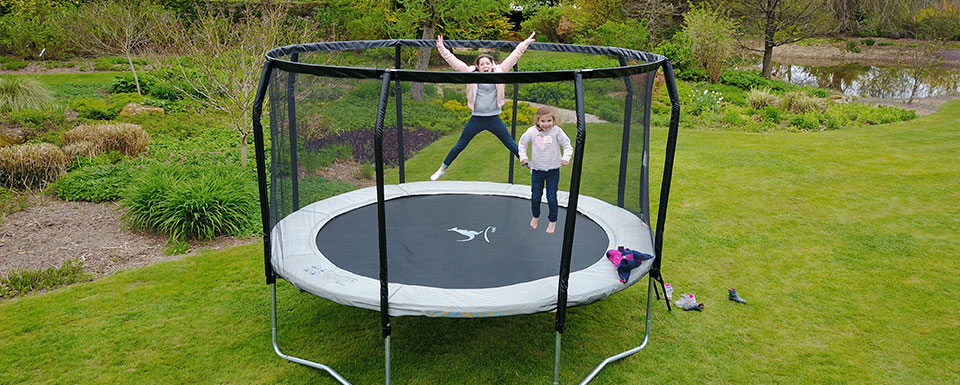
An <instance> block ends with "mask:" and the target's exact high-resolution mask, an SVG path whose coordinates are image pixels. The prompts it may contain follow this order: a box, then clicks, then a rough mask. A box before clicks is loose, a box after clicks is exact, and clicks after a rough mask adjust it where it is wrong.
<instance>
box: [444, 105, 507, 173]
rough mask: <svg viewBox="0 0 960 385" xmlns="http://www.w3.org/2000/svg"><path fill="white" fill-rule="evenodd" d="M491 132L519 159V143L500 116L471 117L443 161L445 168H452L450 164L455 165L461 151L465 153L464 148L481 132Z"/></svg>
mask: <svg viewBox="0 0 960 385" xmlns="http://www.w3.org/2000/svg"><path fill="white" fill-rule="evenodd" d="M484 130H486V131H490V133H491V134H494V135H496V136H497V139H500V141H501V142H503V145H504V146H506V147H507V149H508V150H510V153H511V154H513V156H515V157H517V158H519V157H520V151H519V150H518V149H517V142H516V141H515V140H513V136H511V135H510V131H507V126H505V125H504V124H503V120H501V119H500V115H493V116H471V117H470V120H469V121H467V125H466V127H464V128H463V132H462V133H461V134H460V139H458V140H457V144H455V145H453V148H451V149H450V152H449V153H448V154H447V157H446V158H445V159H444V160H443V167H444V168H446V167H450V164H451V163H453V160H454V159H457V155H460V151H463V149H464V148H467V144H470V141H471V140H473V137H474V136H477V134H479V133H480V131H484Z"/></svg>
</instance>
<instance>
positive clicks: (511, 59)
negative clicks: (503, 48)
mask: <svg viewBox="0 0 960 385" xmlns="http://www.w3.org/2000/svg"><path fill="white" fill-rule="evenodd" d="M536 36H537V33H536V32H534V33H531V34H530V37H528V38H527V40H524V41H522V42H520V44H517V48H514V49H513V52H511V53H510V56H507V58H506V59H503V62H502V63H500V71H503V72H507V71H510V69H511V68H513V65H514V64H517V61H518V60H520V56H523V53H524V52H526V51H527V47H529V46H530V44H531V43H533V42H535V41H537V39H536Z"/></svg>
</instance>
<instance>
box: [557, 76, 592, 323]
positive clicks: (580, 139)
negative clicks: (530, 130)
mask: <svg viewBox="0 0 960 385" xmlns="http://www.w3.org/2000/svg"><path fill="white" fill-rule="evenodd" d="M573 76H574V77H573V80H574V87H575V88H576V93H577V145H576V147H574V150H573V171H572V172H571V173H570V198H569V199H568V201H567V219H566V224H565V225H564V226H563V248H562V251H561V254H560V285H559V286H560V287H559V289H558V292H557V325H556V326H557V327H556V330H557V333H563V328H564V324H565V323H566V321H567V280H568V279H569V278H570V255H571V254H573V231H574V228H575V227H576V224H577V200H578V199H579V198H580V174H581V173H582V171H583V146H584V143H585V142H586V140H587V127H586V123H585V122H586V119H585V117H584V114H583V74H582V73H581V71H580V70H576V71H575V72H574V75H573Z"/></svg>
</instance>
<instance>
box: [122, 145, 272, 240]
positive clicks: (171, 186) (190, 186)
mask: <svg viewBox="0 0 960 385" xmlns="http://www.w3.org/2000/svg"><path fill="white" fill-rule="evenodd" d="M253 180H255V178H253V177H252V176H251V175H249V170H244V169H240V168H236V167H230V166H213V167H203V168H201V167H195V166H180V165H166V164H155V165H151V166H148V167H147V169H146V170H144V172H143V173H142V174H141V176H140V177H139V178H137V179H136V180H134V181H133V183H131V184H130V186H131V187H130V188H129V189H128V190H127V193H126V195H125V200H124V203H123V205H124V206H125V207H126V209H127V211H126V212H125V213H124V218H125V219H126V221H127V223H128V224H129V225H130V226H131V227H132V228H134V229H138V230H148V231H156V232H159V233H162V234H166V235H168V236H169V237H170V240H171V241H173V242H181V241H183V240H186V239H188V238H197V239H211V238H214V237H216V236H218V235H230V236H238V237H239V236H248V235H252V234H253V233H255V232H256V225H257V224H258V221H257V220H258V218H259V217H258V215H259V206H258V203H257V202H259V199H258V196H257V189H256V187H257V186H256V184H254V183H252V182H251V181H253Z"/></svg>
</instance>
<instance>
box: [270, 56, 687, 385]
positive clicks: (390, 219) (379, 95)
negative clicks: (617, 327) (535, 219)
mask: <svg viewBox="0 0 960 385" xmlns="http://www.w3.org/2000/svg"><path fill="white" fill-rule="evenodd" d="M444 43H445V47H446V48H449V49H450V50H451V51H452V53H453V54H454V55H455V57H456V58H457V60H460V61H462V62H464V63H467V64H468V65H469V64H472V63H473V62H474V60H475V59H476V58H477V57H478V56H480V55H490V56H492V57H493V59H494V61H495V62H496V63H501V62H502V61H503V60H505V58H507V57H508V56H509V55H510V54H511V52H514V51H515V49H516V48H517V45H518V42H508V41H458V40H452V41H449V40H448V41H445V42H444ZM421 49H427V50H432V55H431V56H432V57H433V59H432V60H431V62H430V65H429V69H428V70H424V71H417V70H413V69H412V68H413V67H414V63H415V62H416V60H417V57H418V55H419V54H420V52H419V51H420V50H421ZM520 53H522V56H521V57H520V59H519V61H517V63H516V65H514V66H513V68H512V69H513V71H510V72H486V73H481V72H457V71H454V70H453V69H452V68H451V66H450V64H449V63H448V62H445V61H444V60H443V59H441V58H440V57H439V56H440V55H438V54H437V49H436V41H433V40H380V41H350V42H322V43H313V44H303V45H293V46H286V47H281V48H277V49H274V50H272V51H270V52H268V53H267V62H266V64H265V66H264V70H263V76H262V78H261V82H260V86H259V90H258V94H257V100H256V102H255V104H254V121H253V125H254V135H255V142H256V143H255V144H256V155H257V165H258V170H259V184H260V200H261V210H262V217H263V227H264V265H265V273H266V279H267V283H268V284H273V285H274V286H273V287H272V290H273V291H272V293H273V296H272V298H273V305H274V307H273V309H274V317H273V321H274V347H275V349H276V351H277V353H278V354H280V355H281V356H283V357H285V358H287V359H290V360H291V361H294V362H298V363H301V364H305V365H309V366H313V367H317V368H320V369H323V370H326V371H327V372H329V373H330V374H331V375H333V376H334V377H335V378H336V379H337V380H338V381H340V382H342V383H348V382H347V381H346V380H345V379H343V377H341V376H340V375H339V374H337V373H336V372H335V371H333V370H332V369H330V368H329V367H326V366H325V365H322V364H317V363H314V362H312V361H307V360H303V359H300V358H296V357H291V356H286V355H284V354H282V353H280V350H279V347H278V346H277V342H276V294H275V293H276V288H275V281H276V278H277V277H280V278H282V279H284V280H286V281H287V282H289V283H291V284H293V285H294V286H296V287H297V288H298V289H300V290H303V291H306V292H309V293H311V294H314V295H317V296H320V297H323V298H326V299H329V300H332V301H335V302H337V303H340V304H344V305H349V306H356V307H361V308H366V309H371V310H376V311H380V313H381V320H382V333H383V336H384V337H385V338H386V341H387V351H388V362H387V378H386V382H387V383H389V381H390V380H389V335H390V317H391V316H410V315H421V316H431V317H490V316H503V315H514V314H526V313H536V312H544V311H556V312H557V324H556V329H557V357H558V361H557V365H559V336H560V334H561V333H562V332H563V329H564V323H565V319H566V309H567V307H569V306H578V305H586V304H589V303H591V302H595V301H598V300H602V299H604V298H606V297H607V296H609V295H611V294H613V293H615V292H617V291H620V290H623V289H625V288H627V287H629V286H630V285H632V284H633V283H635V282H637V281H639V280H640V279H641V278H642V277H643V276H644V275H646V274H649V277H650V280H649V284H648V302H647V336H649V322H650V317H649V309H650V304H651V301H650V297H651V296H652V294H653V291H654V290H655V285H654V282H655V281H656V282H659V283H660V284H661V285H662V278H661V275H660V266H661V258H660V256H661V250H660V249H661V245H662V234H663V223H664V220H665V217H666V204H667V198H668V196H669V186H670V178H671V172H672V162H673V152H674V149H675V143H676V133H677V120H678V116H679V115H678V114H679V107H678V101H677V95H676V84H675V80H674V78H673V70H672V67H671V65H670V63H669V61H668V60H667V59H666V58H664V57H663V56H660V55H656V54H650V53H645V52H640V51H634V50H628V49H622V48H611V47H596V46H580V45H568V44H553V43H533V44H531V45H530V46H529V47H528V48H527V49H526V52H520ZM660 69H662V73H661V75H660V76H658V70H660ZM470 84H495V85H501V84H503V85H505V88H504V89H505V95H504V96H505V99H504V100H503V105H502V106H501V108H500V115H499V116H500V119H501V120H502V122H503V123H504V124H505V126H506V128H507V130H509V131H510V135H511V136H512V138H513V140H514V141H519V140H520V138H521V135H522V134H523V133H524V131H526V130H527V129H528V127H531V126H532V125H533V124H534V122H533V120H534V113H535V112H536V110H537V109H538V108H540V107H542V106H552V107H553V108H554V109H555V111H556V113H555V114H554V116H555V117H556V120H557V123H558V125H559V126H561V127H562V129H563V130H564V131H565V133H566V135H567V136H568V137H569V139H570V141H571V143H570V144H571V147H572V158H571V160H570V164H569V165H568V166H566V167H562V168H561V177H560V184H559V187H560V188H559V190H560V191H559V193H558V201H559V206H560V208H559V215H558V220H557V230H556V232H555V233H553V234H547V233H546V232H544V231H543V229H544V228H545V227H546V222H547V212H548V207H547V198H546V194H544V195H543V198H542V202H541V204H540V205H541V206H542V208H541V212H542V213H543V214H542V215H541V224H540V226H539V227H538V229H532V228H531V227H530V225H529V222H530V218H531V203H530V195H531V187H530V183H531V179H530V171H529V169H527V168H524V167H521V165H520V163H519V162H518V161H517V160H516V159H515V157H514V156H513V154H512V153H511V151H510V150H508V149H507V147H505V145H501V144H500V141H498V138H497V137H495V136H494V135H490V133H483V132H481V133H480V134H479V135H477V136H476V137H475V138H474V141H473V143H474V144H473V145H471V146H468V147H466V149H464V150H463V151H462V152H461V153H460V155H459V157H457V158H456V161H455V162H454V163H452V164H451V165H450V167H451V168H450V170H456V169H457V168H462V169H475V170H476V169H479V170H482V171H481V172H477V173H472V174H471V175H483V177H482V178H483V179H482V180H462V179H459V180H455V179H454V176H453V175H452V176H450V177H444V178H442V179H441V180H440V181H431V180H430V179H429V176H430V174H429V173H430V172H433V170H434V167H435V166H434V165H436V166H439V165H440V163H441V161H444V158H443V155H446V154H447V150H448V149H449V148H450V146H451V145H452V144H453V143H454V140H451V139H456V138H457V137H458V136H459V135H460V133H461V131H463V129H464V125H465V123H466V122H467V120H468V119H470V117H471V107H472V106H471V105H470V104H471V102H472V101H471V100H470V98H468V95H467V86H468V85H470ZM660 95H666V96H665V97H661V96H660ZM658 97H659V98H658ZM654 99H658V100H659V101H658V102H655V101H654ZM655 103H656V106H657V108H658V109H659V110H661V112H662V114H661V118H664V117H666V116H669V128H670V129H669V131H668V132H667V138H666V146H665V147H666V148H665V150H663V151H651V148H650V122H651V118H652V117H653V114H652V110H653V109H654V104H655ZM264 109H266V111H267V113H266V114H264ZM664 123H667V121H666V119H664ZM266 132H269V135H266V134H265V133H266ZM588 137H589V139H590V140H589V141H587V138H588ZM501 140H503V139H502V138H501ZM434 142H436V143H434ZM505 142H509V140H505ZM431 143H432V144H431ZM491 143H492V145H491ZM505 144H506V143H505ZM534 145H541V146H542V145H543V143H535V142H531V143H530V144H529V146H534ZM426 146H435V147H436V149H434V147H430V148H428V150H432V151H424V152H420V151H421V150H423V149H424V148H426ZM481 149H482V150H481ZM491 149H493V150H491ZM472 150H473V151H472ZM417 153H421V154H439V155H436V158H435V159H424V158H422V157H423V156H426V155H420V157H419V158H418V159H417V161H418V162H426V163H429V164H430V165H431V166H432V167H427V169H429V170H430V171H428V172H427V171H420V170H422V169H423V167H422V166H421V167H418V168H416V170H417V171H416V172H408V171H407V169H406V163H407V161H408V160H409V159H410V158H411V157H412V156H413V155H414V154H417ZM651 153H653V154H654V155H655V156H656V157H657V159H659V160H661V161H662V162H663V165H664V167H663V172H662V173H661V174H659V177H660V184H661V186H660V191H659V194H660V197H659V202H658V203H659V205H660V206H659V209H658V210H657V211H656V212H657V215H658V218H657V221H656V229H653V228H651V218H650V215H651V209H650V195H651V190H650V159H651ZM370 177H373V179H374V180H375V181H376V184H375V185H372V186H369V187H362V186H358V185H362V184H363V181H364V180H369V179H367V178H370ZM358 181H359V182H358ZM618 246H624V247H627V248H630V249H633V250H636V251H638V252H641V253H644V254H648V255H652V256H654V258H653V259H649V260H646V261H643V262H642V263H640V264H639V266H638V267H636V268H635V269H633V270H632V271H630V275H629V277H627V278H626V279H625V282H621V275H620V274H618V271H617V268H616V266H614V265H613V264H612V263H610V261H608V260H607V258H606V256H605V252H606V251H607V250H610V249H615V248H617V247H618ZM638 262H639V261H638ZM645 344H646V339H645V340H644V345H645ZM639 349H642V346H641V347H639ZM639 349H637V350H639ZM625 353H626V352H625ZM630 354H632V352H631V353H630ZM628 355H629V354H628ZM617 359H619V358H617ZM605 363H606V361H605ZM605 363H604V364H602V365H601V366H600V367H598V368H597V370H596V371H599V370H600V368H602V366H603V365H605ZM595 374H596V373H591V375H590V377H589V378H588V379H586V380H585V382H586V381H589V380H590V378H592V377H593V375H595ZM557 380H558V374H557V372H556V370H555V382H556V381H557Z"/></svg>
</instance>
